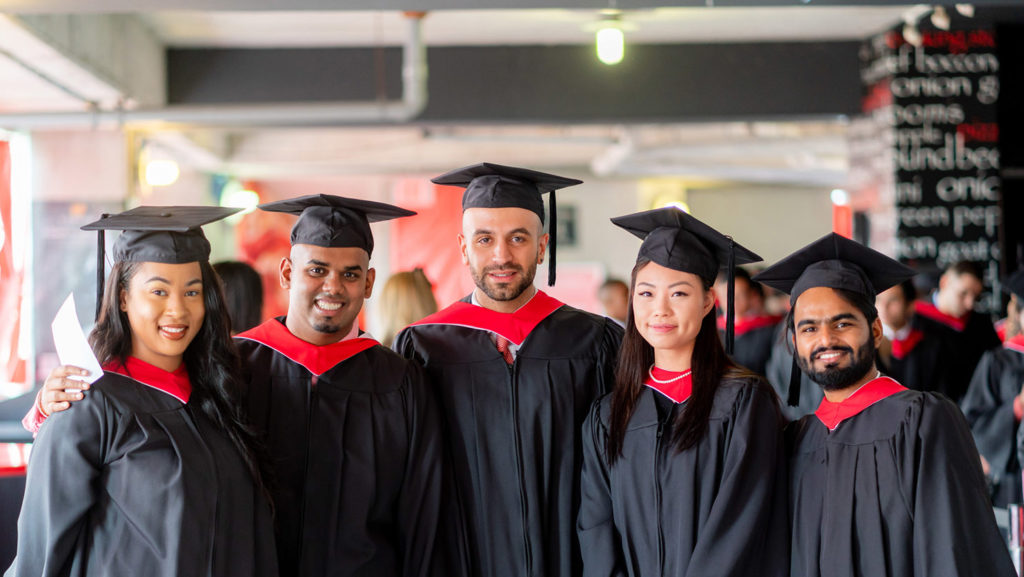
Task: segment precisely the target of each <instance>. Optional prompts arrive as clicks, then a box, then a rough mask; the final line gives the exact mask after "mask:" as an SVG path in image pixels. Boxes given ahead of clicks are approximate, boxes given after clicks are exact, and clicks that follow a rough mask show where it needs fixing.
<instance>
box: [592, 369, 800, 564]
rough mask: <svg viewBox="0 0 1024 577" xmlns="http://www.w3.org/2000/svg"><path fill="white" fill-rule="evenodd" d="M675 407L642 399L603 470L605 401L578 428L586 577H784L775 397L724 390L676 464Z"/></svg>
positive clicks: (650, 396)
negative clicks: (613, 457) (581, 437)
mask: <svg viewBox="0 0 1024 577" xmlns="http://www.w3.org/2000/svg"><path fill="white" fill-rule="evenodd" d="M684 406H685V403H683V404H679V405H676V403H674V402H673V401H671V400H670V399H668V398H667V397H664V396H663V395H662V394H661V393H658V392H656V391H654V390H653V389H647V390H645V391H644V392H643V394H641V396H640V398H639V401H638V403H637V407H636V411H635V413H634V414H633V416H632V419H631V420H630V424H629V428H628V429H627V431H626V436H625V439H624V444H623V453H622V456H621V457H620V458H619V459H618V460H617V461H616V462H615V464H614V465H612V466H609V465H608V458H607V452H606V450H605V447H606V443H607V438H608V431H609V426H610V425H609V423H610V411H611V396H610V395H608V396H605V397H604V398H603V399H601V401H600V402H599V403H596V404H595V406H594V408H593V410H592V411H591V412H590V415H589V416H588V417H587V421H586V423H585V424H584V426H583V434H584V443H583V451H584V457H583V474H582V480H581V484H582V489H581V493H582V502H581V504H580V513H579V518H578V524H577V530H578V532H579V539H580V547H581V549H582V551H583V573H584V575H586V576H587V577H599V576H600V577H612V576H617V577H618V576H626V575H629V576H631V577H640V576H645V577H647V576H657V575H671V576H678V577H683V576H686V575H692V576H705V575H716V576H722V577H727V576H734V577H747V576H751V575H757V576H758V577H775V576H782V575H786V574H787V570H788V563H789V558H788V547H787V545H786V544H787V542H788V535H787V522H788V520H787V517H786V488H787V486H786V466H785V453H784V450H783V442H782V426H783V418H782V415H781V413H780V412H779V409H778V400H777V399H776V398H775V394H774V392H772V391H771V389H770V388H769V387H768V384H767V383H757V382H751V381H732V382H724V383H722V385H721V386H720V387H719V389H718V391H717V392H716V394H715V400H714V405H713V407H712V409H711V418H710V421H709V424H708V430H707V433H706V434H705V435H704V438H703V439H701V440H700V442H699V443H698V444H697V446H695V447H692V448H690V449H687V450H686V451H683V452H682V453H680V452H678V451H677V450H676V447H675V445H674V444H673V443H671V442H670V441H669V439H670V437H671V434H670V431H669V429H670V426H671V423H672V422H673V421H674V419H675V417H676V414H677V413H678V411H681V410H683V407H684ZM666 433H667V434H666Z"/></svg>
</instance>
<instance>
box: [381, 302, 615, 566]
mask: <svg viewBox="0 0 1024 577" xmlns="http://www.w3.org/2000/svg"><path fill="white" fill-rule="evenodd" d="M538 295H541V298H550V297H547V296H546V295H544V294H543V293H542V292H538ZM534 298H535V299H537V297H534ZM467 302H468V297H467V299H464V300H463V301H462V303H463V304H460V303H456V305H458V306H463V307H465V306H472V305H465V304H464V303H467ZM531 302H533V301H531ZM556 302H557V301H556ZM456 305H452V307H449V308H448V309H445V311H441V312H440V313H437V316H432V317H428V318H427V319H424V321H421V323H424V324H414V325H413V326H411V327H408V328H406V329H405V330H403V331H402V332H401V333H399V335H398V337H397V338H396V341H395V348H396V350H398V351H399V352H400V353H401V354H402V355H404V356H406V357H407V358H410V359H415V360H416V361H417V362H419V363H420V364H422V365H423V366H424V367H425V368H426V371H427V373H428V375H429V377H430V379H429V380H430V383H431V384H432V386H434V387H435V388H436V390H437V392H438V398H439V400H440V404H441V410H442V413H443V415H444V421H445V430H446V433H447V435H446V442H447V446H448V448H449V458H450V459H451V467H450V469H449V472H450V473H451V478H450V479H448V491H447V493H446V507H445V510H446V516H445V518H444V520H443V523H442V527H441V528H440V531H441V532H443V533H444V535H443V536H442V537H441V539H443V541H444V545H443V547H444V548H445V551H444V556H445V564H446V566H445V567H444V568H443V569H441V570H440V571H439V574H440V575H444V576H445V577H456V576H462V575H474V576H479V577H502V576H508V577H525V576H532V577H542V576H549V577H571V576H573V575H578V574H579V571H580V553H579V546H578V542H577V540H576V535H575V530H574V520H575V517H576V511H577V507H578V505H579V471H580V463H581V460H582V454H581V451H580V427H581V425H582V424H583V420H584V419H585V418H586V416H587V411H588V410H589V409H590V406H591V404H592V403H593V402H594V400H595V399H597V398H598V396H600V395H601V394H603V393H604V392H606V391H607V390H609V389H610V387H611V384H612V382H613V380H614V377H613V373H614V364H615V360H616V356H617V354H618V347H619V343H620V341H621V338H622V328H621V327H619V325H617V324H616V323H615V322H614V321H612V320H611V319H608V318H606V317H601V316H597V315H593V314H590V313H586V312H583V311H580V310H577V309H575V308H572V307H569V306H565V305H563V306H560V307H558V308H557V310H555V311H554V312H552V313H550V314H549V315H547V316H546V317H545V318H543V320H541V321H540V322H539V323H537V324H536V325H535V326H534V327H533V328H532V330H530V331H529V332H528V336H526V337H525V340H524V341H523V342H522V345H521V348H520V349H519V351H518V355H517V356H516V359H515V362H514V363H513V364H512V365H511V366H510V365H508V364H506V363H505V361H504V359H503V358H502V356H501V354H500V353H498V351H497V349H496V348H495V344H494V342H493V341H492V335H491V333H490V332H489V331H488V330H484V329H481V328H475V327H472V326H460V325H456V324H444V323H437V322H433V320H432V319H435V320H436V319H442V318H446V317H443V316H442V315H444V314H445V313H446V311H448V312H451V310H450V309H453V308H454V307H456ZM529 306H530V305H529V303H528V305H527V307H529ZM473 308H474V309H481V313H488V312H489V314H491V315H492V316H493V315H500V313H495V312H494V311H487V310H486V309H482V308H481V307H473ZM521 310H522V309H521ZM513 314H515V313H513ZM513 342H516V341H515V340H513Z"/></svg>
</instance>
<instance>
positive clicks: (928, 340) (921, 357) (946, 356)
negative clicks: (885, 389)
mask: <svg viewBox="0 0 1024 577" xmlns="http://www.w3.org/2000/svg"><path fill="white" fill-rule="evenodd" d="M954 356H955V353H953V352H952V351H947V350H946V349H945V348H944V346H943V343H942V342H941V340H940V339H938V338H936V337H935V336H934V335H933V334H930V333H926V332H924V331H919V330H916V329H915V330H913V331H911V335H910V336H908V338H906V339H904V340H901V341H893V342H892V356H891V358H890V359H889V364H888V366H886V367H884V368H883V372H885V374H887V375H889V376H890V377H892V378H893V379H895V380H896V381H899V383H900V384H902V385H903V386H905V387H907V388H908V389H914V390H915V391H935V392H939V393H946V392H947V391H948V390H949V386H948V385H947V384H946V383H947V380H948V379H949V378H950V375H949V372H950V368H949V363H950V359H951V358H953V357H954Z"/></svg>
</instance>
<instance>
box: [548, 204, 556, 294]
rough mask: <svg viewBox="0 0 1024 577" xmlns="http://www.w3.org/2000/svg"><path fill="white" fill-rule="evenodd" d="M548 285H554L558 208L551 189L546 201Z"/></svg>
mask: <svg viewBox="0 0 1024 577" xmlns="http://www.w3.org/2000/svg"><path fill="white" fill-rule="evenodd" d="M548 235H549V240H548V286H555V239H556V238H557V237H558V209H557V207H556V205H555V191H553V190H552V191H551V198H550V199H549V203H548Z"/></svg>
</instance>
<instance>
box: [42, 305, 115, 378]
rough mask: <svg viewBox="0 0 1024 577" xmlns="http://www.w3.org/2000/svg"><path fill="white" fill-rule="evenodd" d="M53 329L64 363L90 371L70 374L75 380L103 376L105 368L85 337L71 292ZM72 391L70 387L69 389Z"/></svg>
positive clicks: (58, 355) (55, 319)
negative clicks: (82, 374)
mask: <svg viewBox="0 0 1024 577" xmlns="http://www.w3.org/2000/svg"><path fill="white" fill-rule="evenodd" d="M50 328H51V329H52V330H53V343H54V344H55V345H56V346H57V357H58V358H59V359H60V362H61V364H62V365H74V366H76V367H80V368H83V369H85V370H87V371H89V375H88V376H76V377H71V376H68V377H66V378H69V379H70V378H74V379H75V380H80V381H85V382H87V383H94V382H96V381H97V380H98V379H99V378H100V377H102V376H103V368H102V367H100V362H99V361H98V360H97V359H96V355H94V354H93V352H92V348H91V347H90V346H89V341H88V340H86V338H85V332H83V331H82V325H80V324H79V323H78V314H77V313H76V312H75V299H74V294H69V295H68V298H67V299H65V300H64V304H62V305H61V307H60V310H58V311H57V316H55V317H54V319H53V323H52V324H51V325H50ZM68 391H70V389H68Z"/></svg>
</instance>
